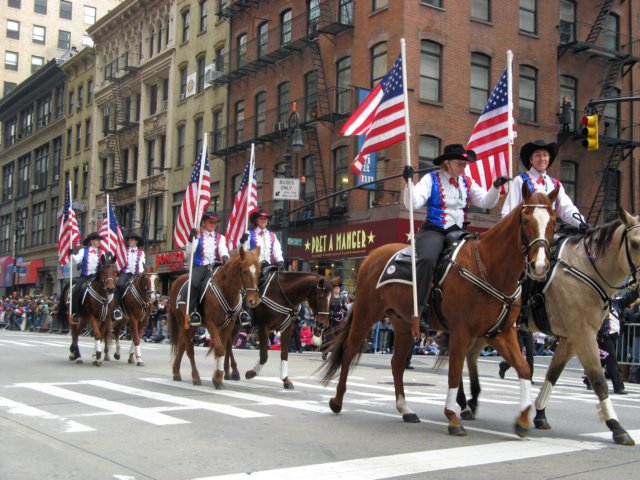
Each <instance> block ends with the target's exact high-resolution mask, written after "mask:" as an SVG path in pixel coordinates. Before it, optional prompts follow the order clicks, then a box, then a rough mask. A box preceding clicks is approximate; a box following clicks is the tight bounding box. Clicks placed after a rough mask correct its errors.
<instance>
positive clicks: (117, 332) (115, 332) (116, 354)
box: [113, 321, 122, 360]
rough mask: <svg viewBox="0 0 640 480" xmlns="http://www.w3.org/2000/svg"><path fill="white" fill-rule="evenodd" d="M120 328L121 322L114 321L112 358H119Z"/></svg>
mask: <svg viewBox="0 0 640 480" xmlns="http://www.w3.org/2000/svg"><path fill="white" fill-rule="evenodd" d="M121 330H122V322H121V321H120V322H116V323H115V325H114V327H113V336H114V337H115V339H116V351H115V352H114V353H113V358H115V359H116V360H120V331H121Z"/></svg>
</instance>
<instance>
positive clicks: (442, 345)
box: [433, 332, 449, 371]
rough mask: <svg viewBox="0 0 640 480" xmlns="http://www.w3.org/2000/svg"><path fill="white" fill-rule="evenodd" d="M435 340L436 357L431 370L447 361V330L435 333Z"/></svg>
mask: <svg viewBox="0 0 640 480" xmlns="http://www.w3.org/2000/svg"><path fill="white" fill-rule="evenodd" d="M434 340H435V342H436V343H437V344H438V358H436V363H435V364H434V365H433V370H434V371H437V370H440V369H441V368H443V367H444V366H445V365H446V364H447V362H448V361H449V332H442V333H441V334H440V335H436V337H435V339H434Z"/></svg>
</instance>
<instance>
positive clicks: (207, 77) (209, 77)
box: [204, 69, 222, 83]
mask: <svg viewBox="0 0 640 480" xmlns="http://www.w3.org/2000/svg"><path fill="white" fill-rule="evenodd" d="M221 76H222V72H219V71H217V70H214V69H211V70H207V71H206V72H205V74H204V81H205V83H213V82H214V81H215V80H217V79H218V78H220V77H221Z"/></svg>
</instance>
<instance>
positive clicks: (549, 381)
mask: <svg viewBox="0 0 640 480" xmlns="http://www.w3.org/2000/svg"><path fill="white" fill-rule="evenodd" d="M574 355H575V349H574V348H573V344H572V343H571V342H570V341H569V340H567V339H563V340H562V341H561V342H559V343H558V347H557V348H556V351H555V352H553V356H552V357H551V363H549V369H548V370H547V374H546V376H545V378H544V382H543V384H542V387H540V391H539V392H538V397H537V398H536V401H535V404H534V405H535V407H536V416H535V417H534V419H533V424H534V426H535V427H536V428H537V429H540V430H548V429H550V428H551V425H549V422H548V421H547V415H546V412H545V409H546V408H547V403H548V402H549V397H551V392H552V391H553V387H554V386H555V384H556V382H557V381H558V378H560V374H561V373H562V371H563V370H564V367H565V366H566V365H567V362H568V361H569V360H570V359H571V357H573V356H574Z"/></svg>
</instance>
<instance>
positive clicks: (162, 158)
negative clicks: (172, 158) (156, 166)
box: [158, 135, 167, 170]
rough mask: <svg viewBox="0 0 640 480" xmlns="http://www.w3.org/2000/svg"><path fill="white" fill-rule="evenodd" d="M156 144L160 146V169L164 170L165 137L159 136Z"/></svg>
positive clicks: (165, 160) (165, 157)
mask: <svg viewBox="0 0 640 480" xmlns="http://www.w3.org/2000/svg"><path fill="white" fill-rule="evenodd" d="M158 143H159V144H160V145H159V146H160V169H162V170H164V167H165V165H166V164H167V136H166V135H160V140H159V142H158Z"/></svg>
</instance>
